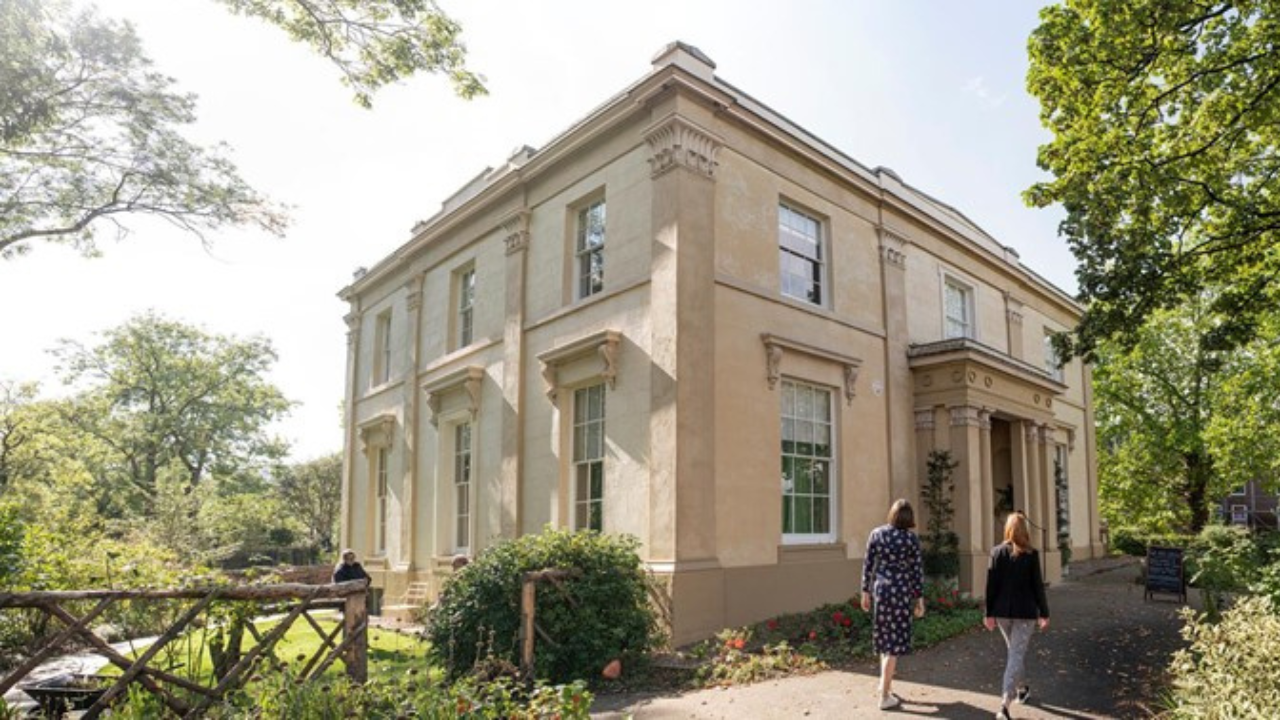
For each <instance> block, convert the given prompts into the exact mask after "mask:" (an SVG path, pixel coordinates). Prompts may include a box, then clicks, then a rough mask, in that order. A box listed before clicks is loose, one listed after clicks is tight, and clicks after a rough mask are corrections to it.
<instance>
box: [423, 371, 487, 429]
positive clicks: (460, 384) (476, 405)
mask: <svg viewBox="0 0 1280 720" xmlns="http://www.w3.org/2000/svg"><path fill="white" fill-rule="evenodd" d="M483 385H484V368H482V367H480V366H479V365H468V366H467V367H464V368H459V369H458V370H454V371H453V372H451V373H449V374H447V375H444V376H442V377H440V378H437V379H435V380H432V381H430V382H426V383H423V385H422V391H423V392H424V393H426V394H427V407H428V408H429V409H430V410H431V427H439V422H440V420H439V418H440V407H441V405H442V404H443V403H444V396H445V395H448V394H449V393H451V392H454V391H456V390H465V391H466V393H467V410H468V411H469V412H470V413H471V419H472V420H475V418H476V413H478V412H479V411H480V388H481V387H483Z"/></svg>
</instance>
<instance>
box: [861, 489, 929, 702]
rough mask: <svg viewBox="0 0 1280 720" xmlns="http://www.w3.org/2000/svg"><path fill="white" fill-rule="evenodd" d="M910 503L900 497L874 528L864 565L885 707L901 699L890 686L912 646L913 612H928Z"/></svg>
mask: <svg viewBox="0 0 1280 720" xmlns="http://www.w3.org/2000/svg"><path fill="white" fill-rule="evenodd" d="M915 526H916V519H915V511H913V510H912V509H911V503H909V502H907V501H906V500H898V501H896V502H894V503H893V506H892V507H891V508H889V522H888V524H887V525H881V526H880V527H878V528H876V529H875V530H872V531H871V536H870V537H868V538H867V559H866V562H865V563H864V564H863V566H862V609H863V610H867V611H871V610H873V608H874V612H873V614H872V622H871V646H872V648H873V649H874V650H875V652H876V654H877V655H879V656H880V709H881V710H888V709H890V708H895V707H897V706H898V705H900V704H901V703H902V699H901V698H899V697H898V696H897V695H894V694H893V693H892V692H891V688H892V685H893V671H894V670H895V669H896V668H897V664H898V656H899V655H906V654H908V653H910V652H911V615H912V606H913V605H914V606H915V616H916V617H921V616H923V615H924V595H923V590H924V565H923V562H922V560H921V554H920V538H918V537H916V534H915V533H913V532H911V528H913V527H915Z"/></svg>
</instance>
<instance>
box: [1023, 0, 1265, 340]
mask: <svg viewBox="0 0 1280 720" xmlns="http://www.w3.org/2000/svg"><path fill="white" fill-rule="evenodd" d="M1277 11H1280V3H1277V2H1276V1H1275V0H1239V1H1235V0H1229V1H1223V2H1210V3H1198V2H1191V1H1189V0H1138V1H1136V2H1129V1H1123V0H1069V1H1068V2H1067V3H1066V4H1065V5H1061V6H1058V5H1055V6H1050V7H1048V8H1045V9H1044V10H1043V11H1042V12H1041V24H1040V26H1039V27H1038V28H1037V29H1036V30H1035V31H1034V32H1033V34H1032V36H1031V39H1030V41H1029V43H1028V53H1029V55H1030V59H1031V67H1030V70H1029V71H1028V75H1027V87H1028V90H1029V91H1030V92H1031V93H1032V94H1033V95H1035V96H1036V97H1037V98H1039V100H1040V103H1041V121H1042V122H1043V123H1044V125H1045V127H1047V128H1048V129H1049V130H1050V131H1052V132H1053V134H1054V139H1053V141H1052V142H1050V143H1049V144H1047V145H1044V146H1042V147H1041V148H1040V152H1039V155H1038V163H1039V165H1040V167H1042V168H1043V169H1045V170H1047V171H1049V172H1050V173H1052V175H1053V179H1052V180H1050V181H1046V182H1042V183H1038V184H1036V185H1034V186H1033V187H1031V188H1030V189H1028V190H1027V192H1026V194H1025V197H1026V200H1027V202H1028V203H1030V204H1032V205H1036V206H1041V207H1043V206H1047V205H1050V204H1054V203H1061V204H1062V205H1063V207H1064V208H1065V209H1066V211H1067V217H1066V219H1065V220H1064V221H1063V223H1062V225H1061V227H1060V232H1061V233H1062V234H1063V235H1064V236H1065V237H1066V239H1067V241H1068V243H1069V244H1070V246H1071V249H1072V251H1073V252H1074V253H1075V255H1076V257H1077V259H1078V260H1079V261H1080V268H1079V270H1078V271H1077V275H1078V279H1079V281H1080V289H1081V293H1080V294H1081V299H1082V300H1084V301H1085V302H1086V303H1088V307H1087V310H1086V313H1085V317H1084V321H1083V322H1082V323H1081V325H1080V327H1079V329H1078V330H1077V331H1076V333H1075V335H1074V338H1073V339H1074V342H1073V343H1072V348H1071V349H1072V350H1074V351H1075V352H1078V353H1081V354H1084V355H1085V356H1086V357H1091V356H1092V354H1093V352H1094V351H1095V350H1096V348H1097V346H1098V344H1099V343H1100V342H1102V341H1103V340H1105V339H1113V340H1117V341H1119V342H1122V343H1124V342H1127V340H1126V337H1127V335H1126V333H1125V331H1126V330H1127V329H1129V328H1133V327H1136V326H1138V325H1139V324H1141V321H1142V320H1143V319H1144V318H1146V317H1147V316H1148V315H1150V314H1151V313H1152V312H1154V311H1155V310H1158V309H1161V308H1170V307H1174V306H1176V305H1177V304H1179V303H1181V302H1184V301H1186V300H1188V299H1190V298H1194V297H1195V295H1196V293H1197V292H1198V291H1199V290H1200V289H1201V288H1204V287H1215V286H1216V287H1219V288H1222V287H1230V288H1232V291H1230V292H1222V293H1220V294H1218V295H1217V297H1216V303H1217V304H1216V305H1215V306H1213V307H1212V308H1211V310H1212V311H1213V312H1214V313H1216V314H1217V315H1218V316H1219V318H1220V320H1221V323H1222V325H1221V327H1220V328H1219V329H1218V330H1217V335H1216V337H1215V338H1214V339H1215V340H1217V341H1218V342H1220V343H1222V344H1223V346H1230V345H1238V344H1240V343H1243V342H1247V340H1248V339H1249V338H1252V337H1254V336H1255V335H1256V334H1257V331H1258V327H1257V311H1258V309H1259V308H1261V307H1265V306H1266V304H1267V303H1268V302H1269V301H1270V300H1271V299H1273V297H1274V295H1275V292H1276V290H1275V283H1274V278H1275V277H1276V273H1277V271H1280V257H1277V253H1276V242H1277V239H1280V194H1277V192H1278V191H1280V154H1278V153H1277V149H1278V148H1277V145H1280V124H1277V122H1276V120H1277V119H1278V118H1280V42H1278V41H1280V12H1277Z"/></svg>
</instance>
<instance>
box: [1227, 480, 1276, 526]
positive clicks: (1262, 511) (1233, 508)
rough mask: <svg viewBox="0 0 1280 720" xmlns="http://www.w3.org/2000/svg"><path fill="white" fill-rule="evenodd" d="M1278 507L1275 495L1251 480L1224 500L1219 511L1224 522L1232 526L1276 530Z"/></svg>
mask: <svg viewBox="0 0 1280 720" xmlns="http://www.w3.org/2000/svg"><path fill="white" fill-rule="evenodd" d="M1277 505H1280V502H1278V501H1277V497H1276V495H1275V493H1268V492H1266V491H1264V490H1263V489H1262V484H1261V483H1259V482H1258V481H1257V480H1250V481H1249V482H1247V483H1245V484H1244V486H1242V487H1239V488H1236V489H1235V490H1234V491H1232V492H1231V494H1230V495H1228V496H1227V497H1226V498H1224V499H1223V500H1222V505H1221V506H1220V507H1219V509H1218V511H1219V512H1220V513H1221V514H1222V518H1223V520H1225V521H1226V522H1228V523H1230V524H1232V525H1243V526H1245V527H1248V528H1250V529H1251V530H1263V529H1270V530H1275V529H1276V527H1277V525H1276V507H1277Z"/></svg>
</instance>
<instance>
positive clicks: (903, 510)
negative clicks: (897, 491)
mask: <svg viewBox="0 0 1280 720" xmlns="http://www.w3.org/2000/svg"><path fill="white" fill-rule="evenodd" d="M889 524H890V525H892V526H894V527H896V528H898V529H899V530H910V529H911V528H913V527H915V526H916V511H915V510H912V509H911V503H909V502H907V501H906V499H903V498H900V499H898V500H894V501H893V505H891V506H890V507H889Z"/></svg>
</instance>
